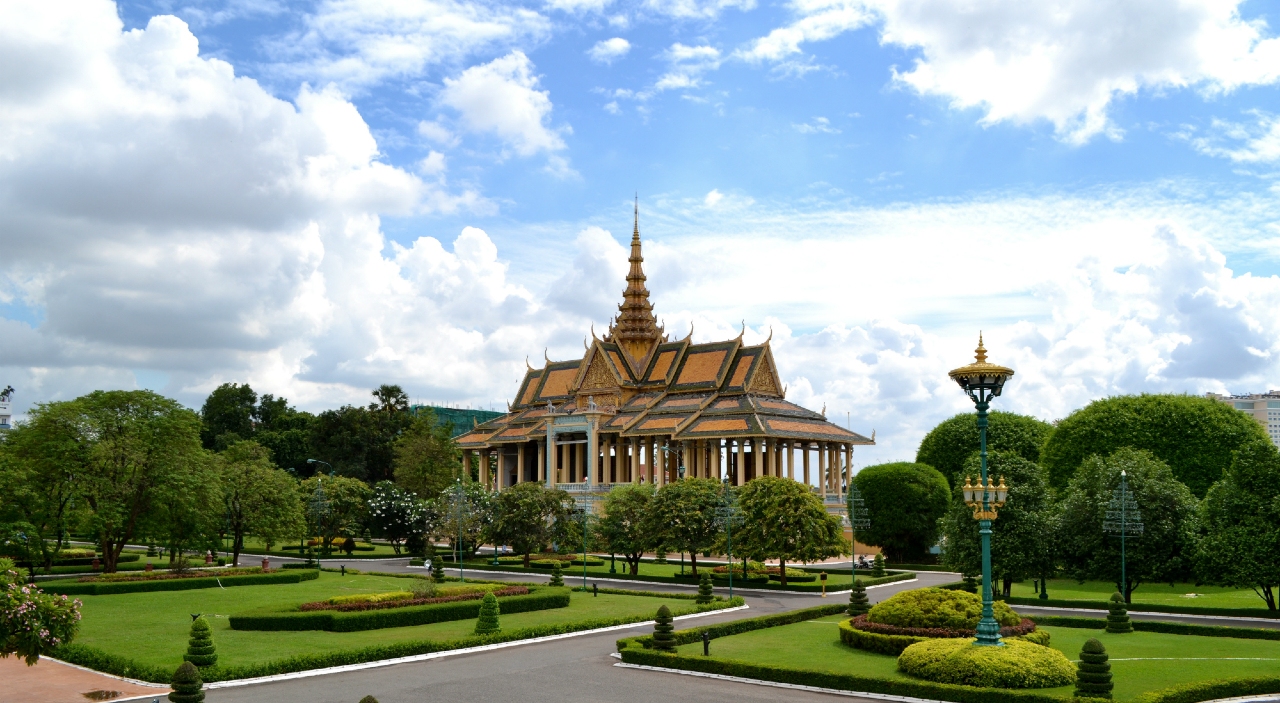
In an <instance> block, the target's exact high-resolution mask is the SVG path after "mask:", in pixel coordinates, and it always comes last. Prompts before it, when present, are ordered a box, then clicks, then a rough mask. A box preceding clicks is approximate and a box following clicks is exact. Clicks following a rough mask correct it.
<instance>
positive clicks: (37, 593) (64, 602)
mask: <svg viewBox="0 0 1280 703" xmlns="http://www.w3.org/2000/svg"><path fill="white" fill-rule="evenodd" d="M12 567H13V562H12V561H10V560H8V559H0V658H3V657H8V656H9V655H10V654H16V655H18V656H19V657H21V658H23V659H25V660H26V662H27V666H31V665H33V664H35V663H36V662H37V661H39V659H40V655H41V654H42V653H46V652H48V651H49V650H52V649H55V648H57V647H59V646H61V645H64V644H67V643H69V642H70V641H71V638H73V637H75V635H76V630H78V629H79V628H80V601H79V600H78V599H76V600H71V599H68V598H67V597H66V596H57V595H53V594H50V593H45V592H44V591H41V590H40V589H39V588H36V587H35V586H34V585H28V584H25V583H23V582H22V577H21V576H20V575H19V574H18V572H16V571H14V570H13V568H12Z"/></svg>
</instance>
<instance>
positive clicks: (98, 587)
mask: <svg viewBox="0 0 1280 703" xmlns="http://www.w3.org/2000/svg"><path fill="white" fill-rule="evenodd" d="M215 574H217V575H209V574H208V573H197V574H195V576H196V577H195V578H178V579H142V580H106V581H95V582H91V583H79V582H78V581H69V580H68V581H46V582H44V583H42V584H41V587H43V588H44V590H46V591H48V592H49V593H60V594H63V595H69V596H71V595H75V596H82V595H83V596H105V595H111V594H116V593H142V592H147V591H186V590H192V589H197V588H218V587H222V588H231V587H232V586H266V585H270V584H281V583H299V582H301V581H310V580H312V579H316V578H319V577H320V572H319V571H318V570H315V569H300V570H298V571H291V572H287V573H286V572H282V571H273V572H271V573H267V574H264V573H255V574H247V575H245V576H222V575H221V572H220V571H219V572H215Z"/></svg>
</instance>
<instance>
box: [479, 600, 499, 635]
mask: <svg viewBox="0 0 1280 703" xmlns="http://www.w3.org/2000/svg"><path fill="white" fill-rule="evenodd" d="M498 613H499V608H498V599H497V598H496V597H495V596H494V595H493V594H492V593H486V594H484V600H483V601H481V603H480V617H479V618H477V619H476V629H475V633H476V634H477V635H491V634H493V633H495V632H501V631H502V627H501V626H500V625H499V624H498Z"/></svg>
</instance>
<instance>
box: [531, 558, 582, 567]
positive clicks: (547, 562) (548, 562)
mask: <svg viewBox="0 0 1280 703" xmlns="http://www.w3.org/2000/svg"><path fill="white" fill-rule="evenodd" d="M572 563H573V562H572V561H571V560H569V559H565V560H563V561H561V560H560V559H534V560H533V561H531V562H529V566H532V567H533V568H535V569H554V568H556V567H560V568H561V569H563V568H565V566H566V565H568V564H572Z"/></svg>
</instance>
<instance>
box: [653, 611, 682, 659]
mask: <svg viewBox="0 0 1280 703" xmlns="http://www.w3.org/2000/svg"><path fill="white" fill-rule="evenodd" d="M654 621H655V622H654V623H653V648H654V649H656V650H658V651H660V652H674V651H676V642H675V636H674V635H672V634H671V633H673V632H675V629H676V628H675V626H674V625H672V624H671V609H670V608H668V607H667V606H665V605H664V606H662V607H661V608H658V616H657V617H656V618H654Z"/></svg>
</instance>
